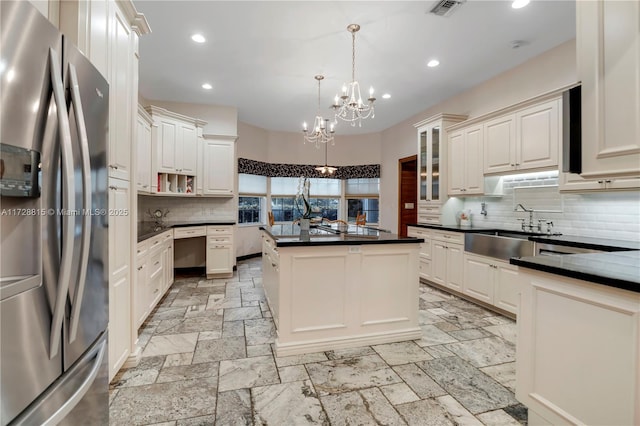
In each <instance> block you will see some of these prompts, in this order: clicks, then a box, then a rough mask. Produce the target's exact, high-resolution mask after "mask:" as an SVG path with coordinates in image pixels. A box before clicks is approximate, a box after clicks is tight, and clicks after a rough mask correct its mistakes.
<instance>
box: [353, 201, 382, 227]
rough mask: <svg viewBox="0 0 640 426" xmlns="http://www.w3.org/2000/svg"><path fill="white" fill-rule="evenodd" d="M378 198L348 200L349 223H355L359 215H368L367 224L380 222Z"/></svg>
mask: <svg viewBox="0 0 640 426" xmlns="http://www.w3.org/2000/svg"><path fill="white" fill-rule="evenodd" d="M378 201H379V200H378V199H377V198H347V221H348V222H355V220H356V216H357V215H358V213H366V214H367V223H378V222H379V220H380V219H379V208H378Z"/></svg>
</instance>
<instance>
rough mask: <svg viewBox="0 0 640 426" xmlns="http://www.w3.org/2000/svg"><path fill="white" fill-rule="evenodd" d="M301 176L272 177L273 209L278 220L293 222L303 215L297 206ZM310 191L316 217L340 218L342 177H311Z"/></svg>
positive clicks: (312, 207) (310, 201)
mask: <svg viewBox="0 0 640 426" xmlns="http://www.w3.org/2000/svg"><path fill="white" fill-rule="evenodd" d="M299 181H300V178H297V177H295V178H293V177H273V178H271V211H272V212H273V216H274V220H275V221H276V222H292V221H294V220H296V219H298V218H299V217H300V216H302V211H301V210H300V209H299V208H298V207H297V206H296V202H295V198H296V194H297V193H298V184H299ZM309 184H310V185H309V193H310V199H309V204H311V209H312V211H313V216H314V217H324V218H327V219H331V220H335V219H338V213H339V212H340V193H341V187H342V182H341V180H340V179H324V178H310V179H309Z"/></svg>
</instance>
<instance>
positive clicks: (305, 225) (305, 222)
mask: <svg viewBox="0 0 640 426" xmlns="http://www.w3.org/2000/svg"><path fill="white" fill-rule="evenodd" d="M310 223H311V219H305V218H300V231H307V232H309V225H310Z"/></svg>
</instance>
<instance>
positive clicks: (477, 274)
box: [463, 255, 494, 304]
mask: <svg viewBox="0 0 640 426" xmlns="http://www.w3.org/2000/svg"><path fill="white" fill-rule="evenodd" d="M493 270H494V268H493V267H492V265H491V264H490V263H489V262H488V261H487V260H485V259H483V258H480V257H476V256H471V255H465V256H464V275H465V277H466V280H465V285H464V290H463V293H465V294H468V295H469V296H471V297H474V298H476V299H478V300H481V301H483V302H485V303H489V304H493Z"/></svg>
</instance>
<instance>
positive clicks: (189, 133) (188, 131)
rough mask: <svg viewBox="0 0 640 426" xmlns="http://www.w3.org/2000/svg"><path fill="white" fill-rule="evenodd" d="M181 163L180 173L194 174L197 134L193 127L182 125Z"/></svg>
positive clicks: (196, 155) (196, 157)
mask: <svg viewBox="0 0 640 426" xmlns="http://www.w3.org/2000/svg"><path fill="white" fill-rule="evenodd" d="M181 149H182V164H181V165H180V173H184V174H195V173H196V164H197V160H198V136H197V135H196V129H195V127H189V126H182V148H181Z"/></svg>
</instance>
